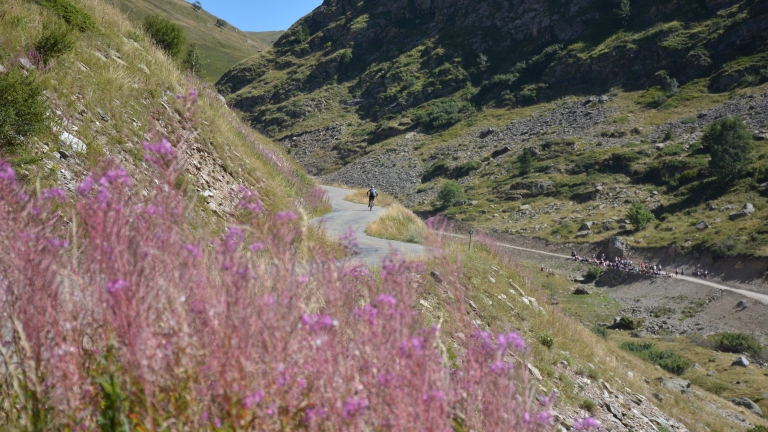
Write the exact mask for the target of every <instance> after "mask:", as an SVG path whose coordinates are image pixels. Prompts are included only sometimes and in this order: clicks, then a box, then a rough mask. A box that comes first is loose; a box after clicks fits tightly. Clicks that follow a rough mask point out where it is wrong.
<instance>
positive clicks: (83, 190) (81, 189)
mask: <svg viewBox="0 0 768 432" xmlns="http://www.w3.org/2000/svg"><path fill="white" fill-rule="evenodd" d="M93 185H94V181H93V177H91V176H88V177H86V178H84V179H83V181H82V182H80V184H79V185H77V193H79V194H80V195H85V194H87V193H88V192H90V190H91V188H93Z"/></svg>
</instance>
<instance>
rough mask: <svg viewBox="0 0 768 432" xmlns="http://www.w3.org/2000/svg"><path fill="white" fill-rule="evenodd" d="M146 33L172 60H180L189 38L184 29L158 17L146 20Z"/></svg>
mask: <svg viewBox="0 0 768 432" xmlns="http://www.w3.org/2000/svg"><path fill="white" fill-rule="evenodd" d="M144 31H146V32H147V35H149V37H150V38H151V39H152V41H153V42H154V43H155V45H157V46H158V47H160V48H161V49H162V50H163V51H165V52H166V53H167V54H168V55H169V56H171V57H172V58H175V59H177V58H179V56H180V55H181V53H182V52H184V46H185V45H186V44H187V38H186V36H184V29H182V28H181V26H179V25H176V24H174V23H172V22H171V21H170V20H168V19H165V18H162V17H160V16H157V15H150V16H148V17H146V18H144Z"/></svg>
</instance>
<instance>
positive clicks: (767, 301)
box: [445, 233, 768, 304]
mask: <svg viewBox="0 0 768 432" xmlns="http://www.w3.org/2000/svg"><path fill="white" fill-rule="evenodd" d="M445 235H449V236H451V237H458V238H463V239H466V238H467V236H463V235H458V234H450V233H445ZM496 244H497V245H498V246H501V247H505V248H509V249H517V250H521V251H526V252H533V253H537V254H542V255H549V256H553V257H558V258H565V259H570V258H571V257H570V256H568V255H560V254H555V253H551V252H543V251H539V250H535V249H528V248H524V247H519V246H513V245H510V244H505V243H496ZM677 279H682V280H685V281H687V282H692V283H695V284H699V285H706V286H708V287H711V288H718V289H722V290H726V291H730V292H734V293H736V294H740V295H743V296H744V297H748V298H751V299H754V300H758V301H760V302H762V303H765V304H768V295H766V294H760V293H756V292H754V291H748V290H743V289H739V288H733V287H729V286H727V285H723V284H719V283H715V282H710V281H708V280H704V279H701V278H696V277H689V276H678V277H677Z"/></svg>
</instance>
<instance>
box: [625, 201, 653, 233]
mask: <svg viewBox="0 0 768 432" xmlns="http://www.w3.org/2000/svg"><path fill="white" fill-rule="evenodd" d="M627 219H628V220H629V222H630V223H631V224H632V226H634V227H635V229H636V230H637V231H642V230H643V229H645V227H646V225H648V223H650V222H652V221H653V220H655V219H656V217H655V216H654V215H653V213H651V211H650V210H648V209H647V208H645V207H644V206H643V205H642V204H640V203H639V202H633V203H632V205H631V206H630V207H629V210H628V211H627Z"/></svg>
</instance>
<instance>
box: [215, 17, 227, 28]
mask: <svg viewBox="0 0 768 432" xmlns="http://www.w3.org/2000/svg"><path fill="white" fill-rule="evenodd" d="M228 25H229V23H228V22H226V21H224V20H223V19H221V18H216V27H218V28H222V29H225V28H227V26H228Z"/></svg>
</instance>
